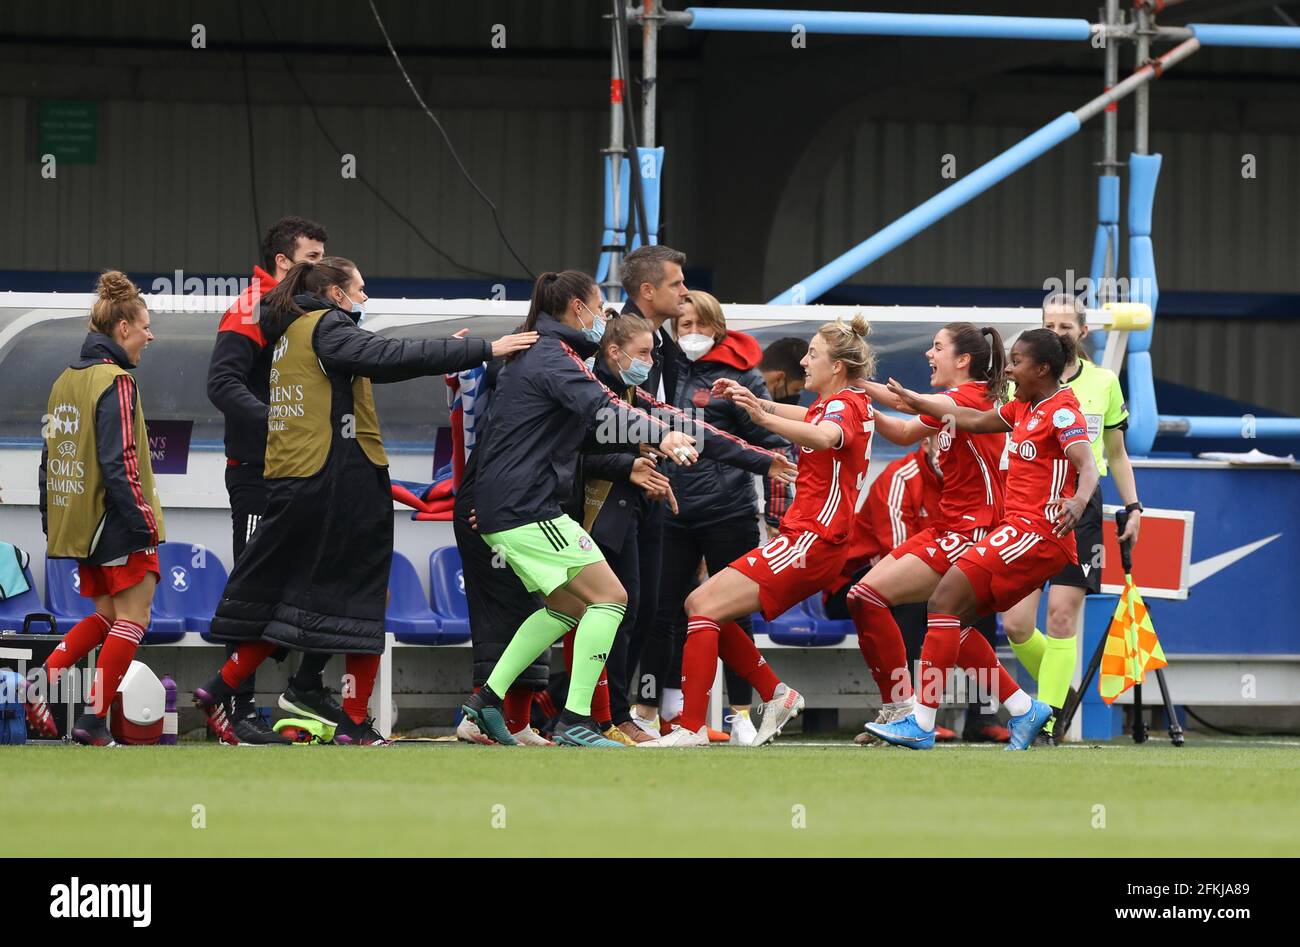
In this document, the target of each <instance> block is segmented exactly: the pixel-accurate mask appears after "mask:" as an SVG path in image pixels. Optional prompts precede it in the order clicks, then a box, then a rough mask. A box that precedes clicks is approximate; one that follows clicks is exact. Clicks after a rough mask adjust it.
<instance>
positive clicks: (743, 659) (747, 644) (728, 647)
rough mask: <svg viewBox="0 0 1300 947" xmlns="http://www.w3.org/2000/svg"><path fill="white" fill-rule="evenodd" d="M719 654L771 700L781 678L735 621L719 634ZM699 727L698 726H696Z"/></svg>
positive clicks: (760, 694)
mask: <svg viewBox="0 0 1300 947" xmlns="http://www.w3.org/2000/svg"><path fill="white" fill-rule="evenodd" d="M718 654H719V656H720V657H721V658H722V661H723V663H724V664H726V665H727V667H729V668H731V669H732V670H733V671H735V672H736V673H737V674H739V675H740V676H741V677H743V678H744V679H745V680H747V681H749V683H750V684H751V685H753V688H754V690H756V691H758V694H759V696H760V697H762V698H763V699H764V700H771V699H772V695H773V694H774V693H775V692H776V685H778V684H780V683H781V679H780V678H779V677H777V676H776V673H775V672H774V671H773V670H772V666H771V665H770V664H768V663H767V660H766V659H765V658H764V657H763V655H761V654H759V651H758V646H757V645H755V644H754V639H753V638H751V637H749V635H747V634H745V629H744V628H741V627H740V626H739V625H737V624H736V623H735V622H734V621H729V622H727V623H726V624H725V625H723V626H722V629H721V631H720V632H719V635H718ZM696 729H698V727H697V728H696Z"/></svg>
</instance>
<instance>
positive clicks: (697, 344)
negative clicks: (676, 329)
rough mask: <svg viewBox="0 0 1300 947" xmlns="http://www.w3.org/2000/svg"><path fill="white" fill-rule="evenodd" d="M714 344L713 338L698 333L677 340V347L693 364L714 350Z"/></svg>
mask: <svg viewBox="0 0 1300 947" xmlns="http://www.w3.org/2000/svg"><path fill="white" fill-rule="evenodd" d="M714 344H715V343H714V341H713V336H711V335H701V334H700V333H698V332H692V333H690V334H689V335H684V336H682V337H681V338H680V339H678V340H677V345H678V346H679V347H680V348H681V350H682V352H683V353H684V354H685V355H686V357H687V358H689V359H690V360H691V361H692V362H694V361H695V360H696V359H698V358H700V357H701V356H703V355H707V354H708V352H709V350H710V349H711V348H713V346H714Z"/></svg>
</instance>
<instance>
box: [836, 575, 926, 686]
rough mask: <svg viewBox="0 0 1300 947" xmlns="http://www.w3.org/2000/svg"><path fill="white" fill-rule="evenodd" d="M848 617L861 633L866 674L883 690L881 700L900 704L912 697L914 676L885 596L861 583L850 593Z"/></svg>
mask: <svg viewBox="0 0 1300 947" xmlns="http://www.w3.org/2000/svg"><path fill="white" fill-rule="evenodd" d="M848 605H849V614H850V615H851V616H852V617H853V625H854V627H856V628H857V629H858V648H859V650H861V651H862V657H863V658H864V659H865V660H866V662H867V670H869V671H870V672H871V677H872V679H873V680H875V682H876V687H878V688H879V689H880V699H881V700H883V701H885V702H886V703H898V702H899V701H903V700H907V699H908V698H910V697H911V696H912V675H911V674H909V673H908V671H907V646H906V645H904V644H903V633H902V632H901V631H900V630H899V628H898V622H896V621H895V620H894V614H893V612H891V611H890V608H892V607H893V606H892V605H891V604H890V602H889V600H888V599H886V598H885V597H884V596H883V595H881V594H880V593H879V592H877V591H876V590H875V589H873V588H872V587H871V586H869V585H867V584H866V583H865V582H859V583H858V584H857V585H855V586H854V587H853V588H852V590H851V591H850V592H849V598H848Z"/></svg>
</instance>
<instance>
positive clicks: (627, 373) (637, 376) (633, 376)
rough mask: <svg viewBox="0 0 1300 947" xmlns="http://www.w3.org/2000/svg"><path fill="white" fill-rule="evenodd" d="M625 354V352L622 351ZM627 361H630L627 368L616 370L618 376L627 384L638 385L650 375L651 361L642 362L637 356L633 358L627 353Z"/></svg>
mask: <svg viewBox="0 0 1300 947" xmlns="http://www.w3.org/2000/svg"><path fill="white" fill-rule="evenodd" d="M624 354H625V355H626V354H627V353H626V352H625V353H624ZM628 361H629V362H631V364H630V365H628V367H627V368H620V369H619V370H618V374H619V377H620V378H622V379H623V381H624V382H626V383H627V384H629V385H640V384H643V383H644V382H645V380H646V379H647V378H649V377H650V367H651V365H652V363H651V362H643V361H641V360H640V359H639V358H633V357H632V356H630V355H628Z"/></svg>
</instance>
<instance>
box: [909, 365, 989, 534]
mask: <svg viewBox="0 0 1300 947" xmlns="http://www.w3.org/2000/svg"><path fill="white" fill-rule="evenodd" d="M944 394H945V395H947V396H948V397H949V398H951V399H952V400H953V402H954V403H956V404H957V405H958V406H959V407H962V408H974V409H975V410H976V411H992V410H993V408H994V407H995V406H994V404H993V401H992V400H991V399H990V398H989V396H988V393H987V391H986V390H985V383H984V382H982V381H968V382H966V383H964V384H961V385H958V386H957V387H956V388H949V389H948V390H947V391H945V392H944ZM919 420H920V422H921V423H922V424H924V425H925V426H926V427H928V428H933V429H934V430H936V431H938V432H939V435H938V441H939V451H938V460H939V469H940V470H941V471H942V472H943V496H942V498H941V499H940V501H939V509H938V516H937V517H936V519H935V520H934V521H932V523H931V525H932V526H935V527H936V528H944V529H951V530H957V531H958V532H962V533H968V532H970V531H971V530H974V529H978V528H979V527H981V526H992V525H993V524H994V523H996V522H998V521H1000V520H1001V519H1002V514H1003V496H1002V493H1003V483H1002V471H1001V470H1000V469H999V467H1000V465H1001V463H1002V452H1003V450H1005V449H1006V443H1007V439H1006V435H1004V434H970V433H968V432H966V431H959V430H956V429H955V427H954V426H953V425H945V424H944V423H943V421H942V420H940V419H939V418H934V417H931V416H930V415H928V414H923V415H921V417H920V419H919Z"/></svg>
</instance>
